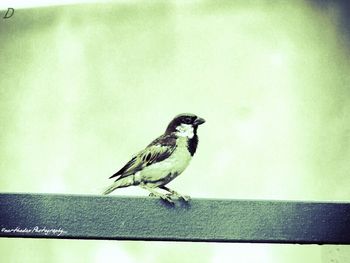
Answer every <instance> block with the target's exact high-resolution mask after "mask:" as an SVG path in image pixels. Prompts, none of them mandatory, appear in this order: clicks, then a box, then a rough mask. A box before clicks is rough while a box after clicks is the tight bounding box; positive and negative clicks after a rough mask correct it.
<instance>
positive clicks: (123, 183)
mask: <svg viewBox="0 0 350 263" xmlns="http://www.w3.org/2000/svg"><path fill="white" fill-rule="evenodd" d="M130 185H134V180H133V176H127V177H124V178H120V179H118V180H117V181H115V182H114V183H113V184H111V185H110V186H109V187H107V188H106V190H104V192H103V193H102V194H103V195H108V194H110V193H111V192H113V191H114V190H115V189H117V188H122V187H128V186H130Z"/></svg>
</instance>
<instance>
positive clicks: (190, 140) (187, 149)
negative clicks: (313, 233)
mask: <svg viewBox="0 0 350 263" xmlns="http://www.w3.org/2000/svg"><path fill="white" fill-rule="evenodd" d="M203 123H205V120H204V119H203V118H201V117H198V116H196V115H195V114H192V113H182V114H179V115H177V116H175V117H174V118H173V119H172V121H171V122H170V123H169V124H168V126H167V128H166V130H165V132H164V133H163V134H162V135H161V136H159V137H158V138H156V139H155V140H153V141H152V142H151V143H150V144H149V145H148V146H147V147H146V148H145V149H143V150H141V151H140V152H138V153H136V154H135V155H133V156H132V157H131V159H130V161H128V162H127V163H126V164H125V165H124V166H123V167H122V168H121V169H120V170H119V171H118V172H116V173H115V174H113V175H112V176H110V177H109V179H115V181H114V182H113V183H112V184H111V185H110V186H109V187H108V188H107V189H106V190H105V191H104V192H103V194H104V195H107V194H109V193H111V192H113V191H114V190H116V189H118V188H122V187H128V186H140V187H141V188H143V189H146V190H148V191H149V192H150V196H153V197H158V198H160V199H161V200H164V201H167V202H169V203H174V202H173V198H176V199H182V200H184V201H186V202H188V201H189V200H190V197H189V196H186V195H181V194H180V193H178V192H176V191H174V190H172V189H170V188H168V187H167V186H166V184H168V183H169V182H170V181H172V180H173V179H175V178H176V177H177V176H179V175H180V174H181V173H182V172H183V171H184V170H185V169H186V167H187V166H188V165H189V163H190V161H191V159H192V157H193V155H194V154H195V153H196V150H197V146H198V135H197V129H198V126H199V125H201V124H203ZM160 189H163V190H165V193H166V194H165V193H162V192H164V191H159V190H160Z"/></svg>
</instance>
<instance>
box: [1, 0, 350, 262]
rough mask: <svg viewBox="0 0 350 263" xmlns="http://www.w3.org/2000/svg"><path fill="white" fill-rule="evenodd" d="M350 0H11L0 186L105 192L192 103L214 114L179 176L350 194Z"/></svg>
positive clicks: (201, 185) (149, 254)
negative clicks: (39, 2) (23, 4)
mask: <svg viewBox="0 0 350 263" xmlns="http://www.w3.org/2000/svg"><path fill="white" fill-rule="evenodd" d="M347 10H350V9H349V8H347V6H346V1H301V0H300V1H290V3H289V2H288V4H286V3H285V2H284V1H259V2H258V1H164V2H163V1H159V2H144V1H140V2H139V1H134V2H130V3H128V2H118V1H116V2H112V3H108V4H99V5H97V4H85V5H74V6H60V7H44V8H31V9H22V10H21V9H16V13H15V15H14V16H13V17H12V18H10V19H6V20H3V19H1V20H0V173H1V176H0V191H1V192H30V193H67V194H98V193H100V192H101V191H102V189H104V187H106V186H107V185H108V183H109V181H108V179H107V178H108V177H109V176H110V175H111V174H113V173H114V172H115V171H116V170H117V169H119V168H120V167H121V166H122V165H123V164H124V162H126V161H127V160H128V159H129V157H130V156H131V155H132V154H134V153H135V152H136V151H138V150H140V149H142V148H143V147H144V146H146V145H147V144H148V143H149V142H150V141H151V140H152V139H154V138H155V137H156V136H158V135H160V134H161V133H162V132H163V131H164V129H165V127H166V125H167V123H168V122H169V121H170V120H171V119H172V118H173V116H174V115H176V114H178V113H180V112H193V113H196V114H198V115H200V116H202V117H204V118H205V119H206V120H207V122H206V123H205V124H204V125H203V126H202V127H200V129H199V138H200V143H199V148H198V152H197V153H196V155H195V157H194V159H193V160H192V163H191V165H190V167H189V168H188V169H187V170H186V171H185V172H184V173H183V174H182V175H181V176H180V177H179V178H177V179H176V180H175V181H174V182H172V183H171V186H172V187H173V188H175V189H176V190H178V191H179V192H181V193H186V194H189V195H191V196H192V197H207V198H242V199H290V200H292V199H297V200H343V201H348V200H349V199H350V192H349V190H348V189H349V186H350V177H349V174H348V173H349V163H350V162H349V161H350V147H349V143H350V137H349V136H350V114H349V112H350V89H349V88H350V87H349V86H350V84H349V83H350V74H349V73H350V62H349V61H350V60H349V37H350V34H349V33H350V27H349V23H348V20H347V19H348V17H349V15H348V14H347V12H348V11H347ZM2 14H3V12H1V16H2ZM115 194H117V195H118V194H120V195H124V194H126V195H146V194H147V193H145V192H144V191H143V190H140V189H137V188H131V189H122V190H120V191H117V192H116V193H115ZM117 223H118V222H116V224H117ZM19 250H21V253H18V251H19ZM0 252H1V253H0V258H1V259H3V260H2V261H3V262H23V258H26V259H27V258H29V259H33V262H73V261H74V262H79V260H80V261H81V262H101V261H102V260H110V259H111V258H113V259H115V260H116V261H118V262H204V263H205V262H233V261H234V262H259V263H261V262H269V263H271V262H282V263H289V262H293V263H294V262H302V263H303V262H305V263H306V262H307V263H309V262H312V263H313V262H322V263H324V262H349V261H350V251H349V249H348V248H347V247H343V246H337V247H333V246H323V247H319V246H292V245H291V246H285V245H254V244H188V243H186V244H183V243H159V242H155V243H154V242H148V243H144V242H110V241H67V240H49V241H47V240H21V239H16V240H14V239H11V240H8V239H1V240H0ZM189 254H193V255H197V256H196V257H188V256H186V257H185V256H183V255H189ZM22 257H23V258H22Z"/></svg>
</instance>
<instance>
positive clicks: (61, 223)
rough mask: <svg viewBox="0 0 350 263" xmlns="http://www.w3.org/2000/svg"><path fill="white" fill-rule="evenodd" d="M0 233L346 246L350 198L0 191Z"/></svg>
mask: <svg viewBox="0 0 350 263" xmlns="http://www.w3.org/2000/svg"><path fill="white" fill-rule="evenodd" d="M0 237H30V238H69V239H115V240H168V241H203V242H258V243H300V244H350V203H321V202H320V203H318V202H295V201H253V200H219V199H217V200H216V199H210V200H209V199H193V200H191V201H190V202H189V203H188V204H186V203H184V202H177V203H176V204H175V206H171V205H169V204H167V203H164V202H163V201H161V200H159V199H157V198H151V197H136V198H135V197H116V196H91V195H86V196H81V195H56V194H55V195H54V194H0Z"/></svg>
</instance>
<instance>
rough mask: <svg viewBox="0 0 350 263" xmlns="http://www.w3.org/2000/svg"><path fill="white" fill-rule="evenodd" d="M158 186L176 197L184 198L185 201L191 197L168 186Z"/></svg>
mask: <svg viewBox="0 0 350 263" xmlns="http://www.w3.org/2000/svg"><path fill="white" fill-rule="evenodd" d="M159 188H161V189H163V190H165V191H168V192H169V193H170V194H171V195H174V196H176V197H177V198H181V199H183V200H185V201H186V202H188V201H190V199H191V197H190V196H188V195H182V194H179V193H178V192H176V191H174V190H172V189H170V188H168V187H166V186H164V185H162V186H159Z"/></svg>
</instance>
